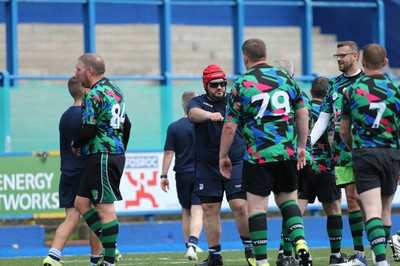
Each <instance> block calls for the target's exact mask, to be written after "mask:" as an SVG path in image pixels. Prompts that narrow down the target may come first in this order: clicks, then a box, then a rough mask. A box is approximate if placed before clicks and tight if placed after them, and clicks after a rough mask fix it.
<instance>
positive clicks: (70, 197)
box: [58, 169, 84, 208]
mask: <svg viewBox="0 0 400 266" xmlns="http://www.w3.org/2000/svg"><path fill="white" fill-rule="evenodd" d="M83 172H84V170H83V169H82V171H81V172H78V173H76V174H75V175H73V176H67V175H65V174H63V173H61V177H60V184H59V189H58V194H59V202H60V208H72V207H74V201H75V197H76V194H77V193H78V189H79V185H80V183H81V180H82V179H83Z"/></svg>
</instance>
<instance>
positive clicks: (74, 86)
mask: <svg viewBox="0 0 400 266" xmlns="http://www.w3.org/2000/svg"><path fill="white" fill-rule="evenodd" d="M68 91H69V94H71V96H72V98H74V100H76V99H79V98H82V97H83V95H85V88H84V87H83V86H82V83H81V80H80V79H79V78H78V77H77V76H72V77H70V78H69V80H68Z"/></svg>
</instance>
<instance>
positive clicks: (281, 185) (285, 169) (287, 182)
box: [243, 161, 298, 197]
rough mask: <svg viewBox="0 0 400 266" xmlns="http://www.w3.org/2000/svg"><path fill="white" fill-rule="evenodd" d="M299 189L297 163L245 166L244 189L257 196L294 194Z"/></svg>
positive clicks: (283, 162) (246, 164)
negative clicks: (283, 193) (272, 193)
mask: <svg viewBox="0 0 400 266" xmlns="http://www.w3.org/2000/svg"><path fill="white" fill-rule="evenodd" d="M297 188H298V175H297V161H282V162H273V163H264V164H250V163H248V162H247V161H245V162H244V164H243V189H244V190H245V191H247V192H250V193H251V194H254V195H257V196H262V197H265V196H269V195H270V194H271V191H273V192H274V194H279V193H281V192H288V193H289V192H293V191H295V190H297Z"/></svg>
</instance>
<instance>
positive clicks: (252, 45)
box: [242, 38, 267, 62]
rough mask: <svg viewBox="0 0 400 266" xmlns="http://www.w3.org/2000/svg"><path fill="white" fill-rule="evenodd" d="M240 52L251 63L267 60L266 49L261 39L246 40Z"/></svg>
mask: <svg viewBox="0 0 400 266" xmlns="http://www.w3.org/2000/svg"><path fill="white" fill-rule="evenodd" d="M242 52H243V54H244V55H246V56H247V57H248V58H249V60H250V61H251V62H257V61H260V60H266V59H267V48H266V46H265V43H264V41H263V40H261V39H257V38H252V39H248V40H246V41H245V42H244V43H243V45H242Z"/></svg>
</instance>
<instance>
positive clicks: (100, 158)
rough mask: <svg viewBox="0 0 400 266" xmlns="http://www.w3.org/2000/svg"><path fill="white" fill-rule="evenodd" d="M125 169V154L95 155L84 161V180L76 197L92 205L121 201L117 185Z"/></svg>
mask: <svg viewBox="0 0 400 266" xmlns="http://www.w3.org/2000/svg"><path fill="white" fill-rule="evenodd" d="M124 167H125V154H106V153H96V154H92V155H89V156H88V157H87V158H86V160H85V178H84V179H82V182H81V185H80V186H79V190H78V195H79V196H81V197H85V198H90V199H91V200H92V202H93V203H94V204H96V203H111V202H114V201H118V200H122V196H121V192H120V191H119V184H120V182H121V176H122V174H123V171H124Z"/></svg>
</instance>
